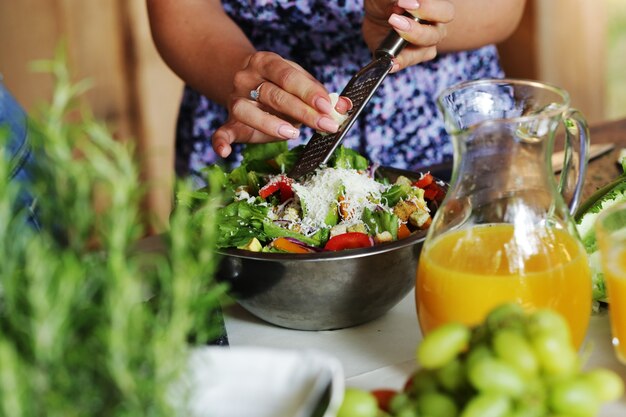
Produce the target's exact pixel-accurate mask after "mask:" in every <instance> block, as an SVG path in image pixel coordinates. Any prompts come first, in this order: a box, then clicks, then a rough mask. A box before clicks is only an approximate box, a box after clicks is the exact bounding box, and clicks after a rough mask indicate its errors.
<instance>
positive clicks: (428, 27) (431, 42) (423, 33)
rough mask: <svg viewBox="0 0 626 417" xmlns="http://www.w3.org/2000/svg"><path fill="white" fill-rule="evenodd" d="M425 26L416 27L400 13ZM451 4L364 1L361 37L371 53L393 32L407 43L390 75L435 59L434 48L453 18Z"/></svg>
mask: <svg viewBox="0 0 626 417" xmlns="http://www.w3.org/2000/svg"><path fill="white" fill-rule="evenodd" d="M405 11H406V12H409V13H410V14H411V15H413V16H415V17H417V18H419V19H420V20H423V21H427V22H429V23H418V22H416V21H415V20H413V19H411V18H409V17H406V16H403V13H404V12H405ZM454 12H455V9H454V4H453V3H452V2H451V1H449V0H397V1H395V0H365V19H364V21H363V37H364V39H365V42H366V43H367V45H368V46H369V48H370V49H371V50H375V49H376V48H377V47H378V45H379V44H380V43H381V42H382V40H383V39H384V38H385V37H386V36H387V34H388V33H389V30H391V29H393V30H395V31H396V32H397V33H398V34H399V35H400V36H401V37H402V38H403V39H405V40H406V41H407V42H409V45H407V46H406V47H405V48H404V50H403V51H402V52H401V53H400V54H399V55H398V56H397V57H396V58H395V59H394V67H393V69H392V72H395V71H398V70H400V69H402V68H406V67H408V66H410V65H415V64H419V63H420V62H424V61H428V60H431V59H433V58H435V56H437V46H438V45H439V44H440V43H441V42H442V41H443V40H444V38H445V37H446V34H447V28H446V26H447V24H448V23H450V22H451V21H452V19H453V18H454Z"/></svg>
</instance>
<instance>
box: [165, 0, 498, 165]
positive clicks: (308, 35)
mask: <svg viewBox="0 0 626 417" xmlns="http://www.w3.org/2000/svg"><path fill="white" fill-rule="evenodd" d="M222 4H223V7H224V9H225V11H226V13H227V14H228V15H229V16H231V17H232V19H233V20H234V21H235V22H236V23H237V24H238V25H239V26H240V27H241V28H242V30H243V31H244V32H245V33H246V35H247V36H248V37H249V39H250V40H251V41H252V43H253V44H254V45H255V47H256V48H257V50H269V51H274V52H276V53H278V54H280V55H281V56H282V57H284V58H286V59H289V60H293V61H295V62H297V63H299V64H300V65H302V66H303V67H304V68H306V70H307V71H309V72H310V73H311V74H313V76H315V77H316V78H317V79H318V80H320V81H321V82H322V83H323V84H324V85H325V86H326V88H327V89H328V91H331V92H333V91H336V92H340V91H341V90H342V89H343V87H344V86H345V85H346V83H347V82H348V81H349V80H350V78H351V77H352V76H353V75H354V74H355V73H356V72H357V71H358V70H359V69H360V68H361V67H362V66H364V65H365V64H367V63H368V62H369V61H370V60H371V53H370V51H369V50H368V48H367V46H366V45H365V42H364V41H363V38H362V34H361V23H362V20H363V15H364V12H363V0H337V1H327V0H273V1H272V0H223V1H222ZM207 24H210V22H207ZM216 59H218V60H219V58H216ZM502 76H503V73H502V70H501V68H500V65H499V62H498V55H497V51H496V49H495V47H494V46H487V47H483V48H480V49H477V50H471V51H464V52H458V53H448V54H441V55H439V56H438V57H437V58H435V59H434V60H432V61H429V62H426V63H423V64H419V65H415V66H412V67H409V68H407V69H405V70H403V71H400V72H399V73H396V74H391V75H389V76H388V77H387V78H386V79H385V81H384V82H383V84H382V85H381V86H380V87H379V89H378V91H376V93H375V96H374V97H373V98H372V100H371V101H370V103H369V104H368V105H367V107H366V108H365V109H364V111H363V113H361V116H360V117H359V119H358V120H357V121H356V123H355V124H354V125H353V127H352V129H351V130H350V131H349V132H348V134H347V135H346V138H345V139H344V142H343V144H344V145H346V146H348V147H351V148H353V149H355V150H357V151H359V152H360V153H362V154H363V155H365V156H366V157H367V158H368V159H370V160H371V161H375V162H378V163H380V164H382V165H386V166H393V167H396V168H402V169H418V168H420V167H424V166H428V165H431V164H436V163H441V162H444V161H448V160H450V159H451V158H452V144H451V142H450V139H449V137H448V135H447V133H446V132H445V130H444V126H443V120H442V117H441V115H440V113H439V112H438V110H437V107H436V104H435V100H436V98H437V95H438V93H439V92H441V91H442V90H443V89H444V88H446V87H448V86H450V85H453V84H456V83H458V82H461V81H465V80H469V79H478V78H497V77H502ZM226 119H227V111H226V109H224V108H223V107H221V106H219V105H218V104H216V103H213V102H211V101H210V100H208V99H206V98H205V97H204V96H202V95H201V94H199V93H198V92H196V91H194V90H193V89H191V88H189V87H186V88H185V91H184V94H183V100H182V104H181V108H180V114H179V119H178V125H177V132H176V172H177V173H178V174H179V175H195V174H197V173H198V172H199V170H200V169H202V168H203V167H204V166H206V165H208V164H212V163H215V162H217V161H218V160H220V158H219V157H218V156H216V154H215V153H214V152H213V150H212V147H211V136H212V135H213V133H214V132H215V130H216V129H217V128H218V127H219V126H220V125H222V124H223V123H224V122H225V121H226ZM311 134H312V132H311V129H308V128H303V129H301V134H300V137H299V138H298V139H296V140H294V141H290V144H291V145H292V146H295V145H297V144H300V143H306V141H308V139H309V138H310V136H311ZM238 150H240V146H239V145H236V146H235V147H234V152H233V155H231V157H230V159H229V162H231V163H234V164H236V162H237V160H238V157H239V154H240V153H239V152H238Z"/></svg>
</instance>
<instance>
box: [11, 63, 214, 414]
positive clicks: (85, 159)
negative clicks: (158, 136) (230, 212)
mask: <svg viewBox="0 0 626 417" xmlns="http://www.w3.org/2000/svg"><path fill="white" fill-rule="evenodd" d="M37 68H38V69H40V70H45V71H49V72H51V73H52V74H53V76H54V77H55V79H56V87H55V90H54V95H53V99H52V101H51V104H49V105H46V106H45V107H44V108H43V109H42V110H41V112H40V115H39V116H37V117H34V118H32V120H31V121H30V124H31V126H30V134H31V139H32V146H33V152H34V155H35V167H34V169H35V171H34V180H33V182H32V185H31V187H30V189H29V191H30V192H31V193H32V194H33V195H34V196H36V198H37V215H38V218H39V221H40V224H41V230H35V229H34V228H32V227H31V226H30V225H29V224H28V222H27V219H26V218H27V213H26V210H17V211H16V210H14V209H15V206H16V203H15V198H16V195H17V192H18V189H17V187H18V185H16V184H13V183H12V182H11V181H9V180H8V178H9V166H8V163H7V162H6V158H1V157H0V415H1V416H12V417H22V416H24V417H26V416H28V417H31V416H32V417H36V416H63V417H71V416H142V415H145V416H171V415H172V414H173V410H171V409H170V404H171V403H172V401H171V398H169V397H168V396H169V395H171V387H172V384H173V383H174V381H176V379H177V378H178V377H179V375H180V373H181V371H182V370H184V369H185V365H186V357H187V356H186V353H187V351H188V350H189V349H190V346H191V344H190V340H193V342H194V343H198V344H201V343H204V342H206V341H207V340H210V339H212V338H214V337H216V336H217V335H219V333H220V332H221V325H220V324H219V323H218V322H217V321H216V320H215V317H216V312H218V311H219V302H220V299H221V297H222V296H223V295H224V293H225V288H224V287H223V286H221V285H219V284H217V283H216V282H214V281H213V278H212V277H213V272H214V268H215V265H216V259H215V254H214V251H213V248H214V246H215V237H216V235H215V231H214V220H213V219H214V216H213V213H214V210H215V208H216V207H215V206H216V204H217V200H218V199H219V196H218V195H216V194H217V192H218V191H215V192H213V193H211V192H210V193H209V194H207V193H195V192H193V191H192V190H191V188H190V186H189V185H188V184H186V183H179V184H178V185H177V187H178V188H179V195H181V196H182V197H184V203H185V204H180V205H179V206H178V208H177V210H175V212H174V213H173V214H172V217H171V219H170V220H171V225H170V231H169V232H168V233H167V234H165V235H164V236H163V242H164V248H165V249H164V250H163V251H156V252H150V253H148V252H146V251H142V250H140V249H137V243H138V242H139V241H140V239H141V237H142V236H143V234H144V231H143V229H142V226H141V225H142V223H144V222H143V221H142V220H143V219H142V216H143V214H142V211H141V198H142V189H143V186H142V184H141V182H140V180H139V172H138V168H137V166H136V165H135V163H134V160H133V153H132V149H131V147H130V146H129V145H128V144H125V143H122V142H120V141H116V140H115V139H114V138H113V136H112V134H111V132H110V131H109V130H108V129H107V128H106V127H105V126H103V125H102V124H100V123H98V122H97V121H96V120H95V119H94V117H93V116H92V115H91V114H90V113H89V112H88V111H86V110H85V109H82V110H81V109H80V108H79V107H78V106H77V101H78V100H77V98H78V97H79V96H80V94H81V93H82V92H84V91H85V89H86V88H88V85H87V83H84V82H81V83H78V84H74V83H72V82H71V81H70V75H69V73H68V70H67V66H66V64H65V59H64V57H63V53H62V52H60V53H58V54H57V56H56V58H55V59H53V60H51V61H42V62H39V63H37ZM0 136H1V135H0ZM4 136H6V134H5V135H4ZM207 180H208V181H209V182H210V183H212V185H213V186H212V187H211V189H212V190H219V189H220V184H219V181H220V178H219V177H218V176H209V177H208V178H207ZM192 200H193V201H192ZM200 200H201V201H200ZM191 202H193V204H191ZM94 207H98V209H97V210H95V209H94ZM191 207H193V209H192V208H191Z"/></svg>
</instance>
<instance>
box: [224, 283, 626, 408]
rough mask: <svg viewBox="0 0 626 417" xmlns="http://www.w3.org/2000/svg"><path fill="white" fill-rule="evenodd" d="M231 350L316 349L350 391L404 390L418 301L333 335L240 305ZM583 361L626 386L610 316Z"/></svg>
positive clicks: (594, 326) (231, 315)
mask: <svg viewBox="0 0 626 417" xmlns="http://www.w3.org/2000/svg"><path fill="white" fill-rule="evenodd" d="M224 316H225V317H224V318H225V323H226V331H227V332H228V339H229V342H230V345H231V346H263V347H275V348H283V349H284V348H289V349H316V350H320V351H323V352H326V353H328V354H331V355H333V356H335V357H336V358H338V359H339V361H340V362H341V364H342V365H343V370H344V374H345V376H346V385H347V386H352V387H359V388H364V389H374V388H391V389H400V388H402V386H403V384H404V382H405V381H406V379H407V377H408V376H409V374H410V373H411V371H413V370H414V369H415V368H416V362H415V349H416V347H417V345H418V343H419V341H420V340H421V338H422V336H421V334H420V330H419V326H418V323H417V316H416V313H415V299H414V295H413V292H411V293H409V294H408V295H407V296H406V297H405V298H404V299H403V300H402V301H401V302H400V303H399V304H398V305H397V306H395V307H394V308H393V309H391V310H390V311H389V312H388V313H387V314H385V315H384V316H383V317H381V318H379V319H377V320H374V321H372V322H370V323H366V324H363V325H360V326H356V327H352V328H348V329H342V330H331V331H319V332H313V331H300V330H290V329H284V328H281V327H277V326H274V325H271V324H268V323H266V322H264V321H262V320H260V319H258V318H256V317H255V316H253V315H252V314H250V313H248V312H247V311H246V310H244V309H243V308H242V307H240V306H238V305H232V306H229V307H227V308H226V309H224ZM582 351H583V355H584V356H585V355H586V354H587V351H589V352H590V353H589V355H590V356H589V358H588V359H587V362H586V365H585V367H587V368H595V367H604V368H609V369H612V370H614V371H615V372H617V373H618V374H619V375H620V376H621V377H622V379H623V380H624V381H625V382H626V366H625V365H621V364H620V363H619V362H618V361H617V359H616V357H615V355H614V354H613V350H612V346H611V343H610V328H609V318H608V315H607V313H606V311H603V312H601V313H598V314H595V315H593V316H592V317H591V321H590V324H589V329H588V332H587V338H586V341H585V343H584V345H583V347H582ZM600 417H626V397H623V398H622V399H621V400H620V401H618V402H614V403H611V404H607V405H605V406H604V407H603V408H602V411H601V413H600Z"/></svg>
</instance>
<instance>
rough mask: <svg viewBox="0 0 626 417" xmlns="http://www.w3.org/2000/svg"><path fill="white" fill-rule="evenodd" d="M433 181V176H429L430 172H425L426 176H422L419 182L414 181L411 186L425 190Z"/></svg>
mask: <svg viewBox="0 0 626 417" xmlns="http://www.w3.org/2000/svg"><path fill="white" fill-rule="evenodd" d="M433 181H434V178H433V176H432V175H431V173H430V172H427V173H426V174H422V177H421V178H420V179H419V180H417V181H415V182H414V183H413V185H415V186H416V187H418V188H426V187H428V186H429V185H430V184H432V182H433Z"/></svg>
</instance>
